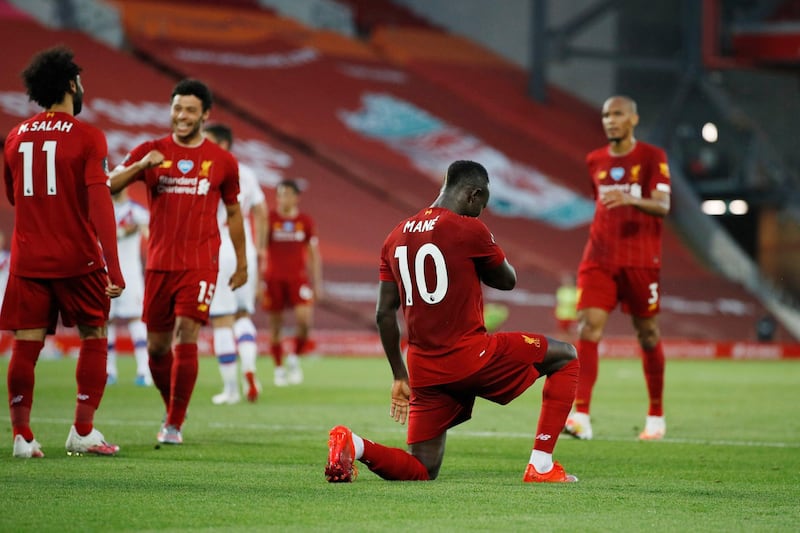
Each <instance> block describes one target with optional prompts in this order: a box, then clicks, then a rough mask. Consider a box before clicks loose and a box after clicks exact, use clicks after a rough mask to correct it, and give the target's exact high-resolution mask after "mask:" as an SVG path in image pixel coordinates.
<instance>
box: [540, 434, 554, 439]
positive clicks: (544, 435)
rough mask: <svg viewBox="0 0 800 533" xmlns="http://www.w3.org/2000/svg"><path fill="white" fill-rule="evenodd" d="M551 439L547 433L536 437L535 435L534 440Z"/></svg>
mask: <svg viewBox="0 0 800 533" xmlns="http://www.w3.org/2000/svg"><path fill="white" fill-rule="evenodd" d="M552 438H553V436H552V435H549V434H547V433H539V434H538V435H536V440H550V439H552Z"/></svg>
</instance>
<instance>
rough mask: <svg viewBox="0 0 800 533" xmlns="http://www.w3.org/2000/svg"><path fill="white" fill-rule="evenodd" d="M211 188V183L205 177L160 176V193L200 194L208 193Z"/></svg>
mask: <svg viewBox="0 0 800 533" xmlns="http://www.w3.org/2000/svg"><path fill="white" fill-rule="evenodd" d="M210 188H211V183H210V182H209V181H208V180H207V179H205V178H203V179H198V178H196V177H194V178H190V177H186V176H179V177H177V176H159V177H158V192H159V193H160V194H198V195H206V194H208V191H209V189H210Z"/></svg>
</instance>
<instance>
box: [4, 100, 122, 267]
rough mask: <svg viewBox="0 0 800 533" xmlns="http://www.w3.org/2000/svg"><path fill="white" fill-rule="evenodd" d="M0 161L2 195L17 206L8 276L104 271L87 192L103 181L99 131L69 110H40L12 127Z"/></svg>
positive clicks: (104, 166) (103, 152)
mask: <svg viewBox="0 0 800 533" xmlns="http://www.w3.org/2000/svg"><path fill="white" fill-rule="evenodd" d="M4 156H5V158H4V163H3V167H4V168H3V177H4V179H5V183H6V195H7V196H8V199H9V201H10V202H11V203H12V204H13V205H14V207H15V209H14V234H13V237H12V239H11V267H10V268H11V273H13V274H15V275H17V276H26V277H34V278H66V277H73V276H79V275H83V274H86V273H88V272H92V271H94V270H97V269H99V268H103V267H104V266H105V261H104V260H103V254H102V250H101V248H100V245H99V244H98V240H97V233H96V232H95V229H94V226H92V223H91V222H90V220H89V210H90V209H91V206H90V205H89V200H88V192H87V189H88V186H90V185H93V184H107V183H108V176H107V170H108V168H107V167H108V164H107V145H106V139H105V136H104V135H103V133H102V132H101V131H100V130H99V129H97V128H95V127H94V126H90V125H89V124H85V123H83V122H81V121H79V120H77V119H76V118H75V117H73V116H72V115H70V114H68V113H60V112H56V113H54V112H48V111H45V112H42V113H39V114H38V115H34V116H33V117H31V118H29V119H28V120H25V121H23V122H21V123H19V124H18V125H17V126H15V127H14V128H13V129H12V130H11V132H10V133H9V134H8V137H7V138H6V143H5V148H4ZM109 194H110V193H109Z"/></svg>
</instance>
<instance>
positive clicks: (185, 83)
mask: <svg viewBox="0 0 800 533" xmlns="http://www.w3.org/2000/svg"><path fill="white" fill-rule="evenodd" d="M178 95H180V96H196V97H197V98H199V99H200V101H201V102H202V103H203V111H208V110H209V109H211V104H212V103H213V102H214V97H213V96H212V94H211V89H209V88H208V86H207V85H206V84H205V83H203V82H202V81H200V80H192V79H185V80H181V81H179V82H178V84H177V85H176V86H175V88H174V89H172V96H170V100H173V99H174V98H175V96H178Z"/></svg>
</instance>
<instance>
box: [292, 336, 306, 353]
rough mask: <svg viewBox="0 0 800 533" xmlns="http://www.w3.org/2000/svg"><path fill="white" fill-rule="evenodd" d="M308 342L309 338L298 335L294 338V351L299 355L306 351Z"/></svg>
mask: <svg viewBox="0 0 800 533" xmlns="http://www.w3.org/2000/svg"><path fill="white" fill-rule="evenodd" d="M306 344H308V339H302V338H300V337H296V338H295V339H294V353H295V354H297V355H302V354H304V353H306Z"/></svg>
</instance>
